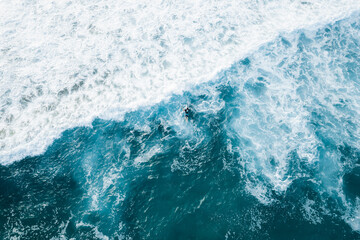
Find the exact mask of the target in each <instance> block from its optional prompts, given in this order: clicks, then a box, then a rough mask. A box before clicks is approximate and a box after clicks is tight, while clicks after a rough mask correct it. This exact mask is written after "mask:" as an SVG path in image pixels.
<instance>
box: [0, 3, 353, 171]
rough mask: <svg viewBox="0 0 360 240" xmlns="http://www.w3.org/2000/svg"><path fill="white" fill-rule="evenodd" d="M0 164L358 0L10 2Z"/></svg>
mask: <svg viewBox="0 0 360 240" xmlns="http://www.w3.org/2000/svg"><path fill="white" fill-rule="evenodd" d="M0 9H1V12H2V13H1V14H0V25H1V28H0V46H1V51H0V56H1V57H0V78H1V81H0V113H1V114H0V163H1V164H10V163H12V162H14V161H16V160H20V159H22V158H24V157H25V156H33V155H37V154H41V153H42V152H44V151H45V149H46V148H47V146H48V145H49V144H51V143H52V141H53V140H54V139H55V138H57V137H59V136H60V134H61V132H62V131H64V130H65V129H68V128H71V127H75V126H80V125H90V124H91V122H92V121H93V119H94V118H95V117H100V118H104V119H115V120H120V119H121V118H122V116H123V115H124V113H126V112H129V111H133V110H136V109H138V108H139V107H143V106H149V105H152V104H155V103H158V102H160V101H162V100H166V99H167V98H168V97H169V96H170V95H171V94H174V93H181V92H182V91H183V90H185V89H188V88H189V87H190V86H193V85H194V84H199V83H202V82H205V81H209V80H212V79H213V78H214V77H215V76H216V74H217V73H218V72H219V71H221V70H222V69H224V68H228V67H229V66H230V65H231V64H232V63H234V62H235V61H237V60H239V59H241V58H242V57H244V56H245V55H246V54H247V53H249V52H251V51H253V50H255V49H256V48H258V47H259V46H260V45H262V44H264V43H265V42H268V41H270V40H272V39H274V38H275V37H276V36H278V34H279V33H281V32H291V31H293V30H295V29H299V28H312V27H316V26H318V24H324V23H329V22H332V21H335V20H338V19H341V18H344V17H346V16H349V15H350V14H351V13H352V12H354V11H357V10H359V9H360V2H359V1H358V0H319V1H315V0H313V1H306V2H305V1H290V0H279V1H256V2H254V1H196V2H194V1H151V3H150V2H148V1H142V0H140V1H114V0H109V1H81V0H80V1H59V2H49V1H26V2H25V1H2V2H1V3H0Z"/></svg>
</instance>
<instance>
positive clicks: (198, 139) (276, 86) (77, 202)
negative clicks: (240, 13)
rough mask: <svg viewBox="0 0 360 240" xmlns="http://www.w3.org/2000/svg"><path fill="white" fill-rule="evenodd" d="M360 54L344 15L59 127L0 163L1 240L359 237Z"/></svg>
mask: <svg viewBox="0 0 360 240" xmlns="http://www.w3.org/2000/svg"><path fill="white" fill-rule="evenodd" d="M359 50H360V17H359V16H358V15H355V16H352V17H351V18H350V19H346V20H343V21H339V22H337V23H335V24H332V25H328V26H325V27H323V28H321V29H320V30H317V31H304V30H301V31H300V30H299V31H297V32H295V33H291V34H288V35H282V36H279V37H278V38H277V39H276V40H275V41H274V42H271V43H269V44H267V45H264V46H262V47H261V48H260V49H258V50H257V51H255V52H254V53H252V54H250V55H249V56H248V57H247V58H244V59H242V60H240V61H239V62H237V63H235V64H234V65H233V66H232V67H231V68H230V69H226V70H224V71H223V72H221V73H219V75H218V77H217V79H214V80H213V81H211V82H208V83H205V84H202V85H198V86H193V87H192V88H191V89H190V90H189V91H186V92H184V93H183V95H174V96H172V97H171V98H170V99H169V100H167V101H165V102H161V103H160V104H157V105H155V106H152V107H149V108H144V109H139V110H138V111H135V112H131V113H128V114H127V115H126V116H125V118H124V120H123V121H121V122H115V121H105V120H101V119H96V120H94V122H93V123H92V127H78V128H74V129H70V130H67V131H65V132H64V133H63V134H62V136H61V138H59V139H57V140H56V141H55V142H54V143H53V144H52V145H51V146H50V147H49V148H48V150H47V151H46V153H44V154H43V155H41V156H36V157H28V158H25V159H23V160H22V161H19V162H16V163H13V164H11V165H8V166H0V206H1V207H0V238H2V239H10V238H12V237H13V238H14V239H15V238H17V237H18V238H20V239H51V238H65V239H70V238H75V239H101V238H103V239H106V238H109V239H360V232H359V229H358V228H357V226H359V225H358V224H359V221H360V220H359V218H360V216H359V212H360V211H359V210H357V209H359V206H360V203H359V201H360V200H359V199H360V150H359V148H358V146H359V134H358V133H359V129H358V128H359V127H360V125H359V119H358V117H359V113H360V111H359V110H360V109H359V108H358V107H359V105H358V103H360V94H359V91H360V51H359ZM186 104H188V105H189V106H190V109H192V113H191V116H190V119H189V121H188V122H186V121H185V120H184V117H183V115H182V113H181V110H180V107H181V106H184V105H186Z"/></svg>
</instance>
